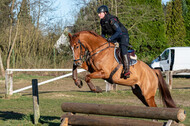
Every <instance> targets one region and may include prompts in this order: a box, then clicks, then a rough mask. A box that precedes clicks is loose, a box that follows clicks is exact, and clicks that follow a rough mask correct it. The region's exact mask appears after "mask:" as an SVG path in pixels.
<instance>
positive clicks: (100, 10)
mask: <svg viewBox="0 0 190 126" xmlns="http://www.w3.org/2000/svg"><path fill="white" fill-rule="evenodd" d="M101 12H109V11H108V7H107V6H106V5H102V6H100V7H98V10H97V13H98V14H99V13H101Z"/></svg>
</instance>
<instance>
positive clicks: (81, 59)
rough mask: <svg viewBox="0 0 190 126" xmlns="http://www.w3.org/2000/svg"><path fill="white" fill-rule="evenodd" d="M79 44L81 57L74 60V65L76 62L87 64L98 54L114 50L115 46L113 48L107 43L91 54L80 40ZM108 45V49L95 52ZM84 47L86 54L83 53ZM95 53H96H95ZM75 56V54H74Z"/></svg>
mask: <svg viewBox="0 0 190 126" xmlns="http://www.w3.org/2000/svg"><path fill="white" fill-rule="evenodd" d="M78 43H79V44H80V57H79V58H78V59H73V61H74V64H75V62H76V61H82V62H85V61H87V60H89V59H90V58H92V57H93V56H95V55H97V54H98V53H100V52H102V51H104V50H106V49H107V48H114V47H115V46H111V45H110V42H105V43H104V44H102V45H100V46H99V47H98V48H96V49H94V50H92V51H91V52H89V50H88V49H87V48H86V47H85V45H84V44H83V43H82V42H81V41H80V39H79V40H78ZM106 44H108V46H107V47H105V48H103V49H101V50H99V51H97V52H95V51H96V50H97V49H99V48H101V47H102V46H104V45H106ZM82 47H83V48H84V49H85V51H84V53H82ZM93 52H95V53H93ZM92 53H93V54H92ZM73 55H74V54H73Z"/></svg>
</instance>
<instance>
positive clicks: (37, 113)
mask: <svg viewBox="0 0 190 126" xmlns="http://www.w3.org/2000/svg"><path fill="white" fill-rule="evenodd" d="M32 95H33V107H34V124H37V123H38V121H39V119H40V108H39V96H38V80H37V79H32Z"/></svg>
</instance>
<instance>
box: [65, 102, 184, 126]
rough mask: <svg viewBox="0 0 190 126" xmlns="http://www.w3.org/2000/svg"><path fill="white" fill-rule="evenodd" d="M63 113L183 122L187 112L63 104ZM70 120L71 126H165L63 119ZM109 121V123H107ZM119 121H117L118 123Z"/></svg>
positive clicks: (72, 117)
mask: <svg viewBox="0 0 190 126" xmlns="http://www.w3.org/2000/svg"><path fill="white" fill-rule="evenodd" d="M61 108H62V110H63V112H71V113H82V114H95V115H108V116H121V117H135V118H146V119H161V120H174V121H176V122H182V121H184V120H185V118H186V114H185V111H184V110H183V109H180V108H155V107H138V106H124V105H106V104H86V103H63V104H62V105H61ZM64 118H68V123H69V124H71V125H76V124H78V125H79V124H80V125H83V124H84V125H100V124H102V125H104V126H106V125H109V126H111V125H110V124H113V125H114V124H115V123H117V125H124V124H125V125H126V124H128V125H130V126H131V125H132V126H133V125H134V126H135V125H136V124H138V125H137V126H141V125H143V126H144V125H148V126H151V125H154V126H163V125H164V123H163V122H152V121H145V120H135V119H126V118H125V119H124V118H113V117H104V116H84V115H83V116H81V115H80V116H79V115H63V116H62V119H64ZM106 120H107V121H106ZM116 120H117V121H116ZM170 126H183V124H172V125H170Z"/></svg>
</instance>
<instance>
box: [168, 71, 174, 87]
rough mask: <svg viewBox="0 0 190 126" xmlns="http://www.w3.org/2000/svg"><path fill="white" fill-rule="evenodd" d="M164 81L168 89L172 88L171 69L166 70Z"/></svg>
mask: <svg viewBox="0 0 190 126" xmlns="http://www.w3.org/2000/svg"><path fill="white" fill-rule="evenodd" d="M166 83H167V84H168V87H169V89H172V83H173V71H166Z"/></svg>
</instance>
